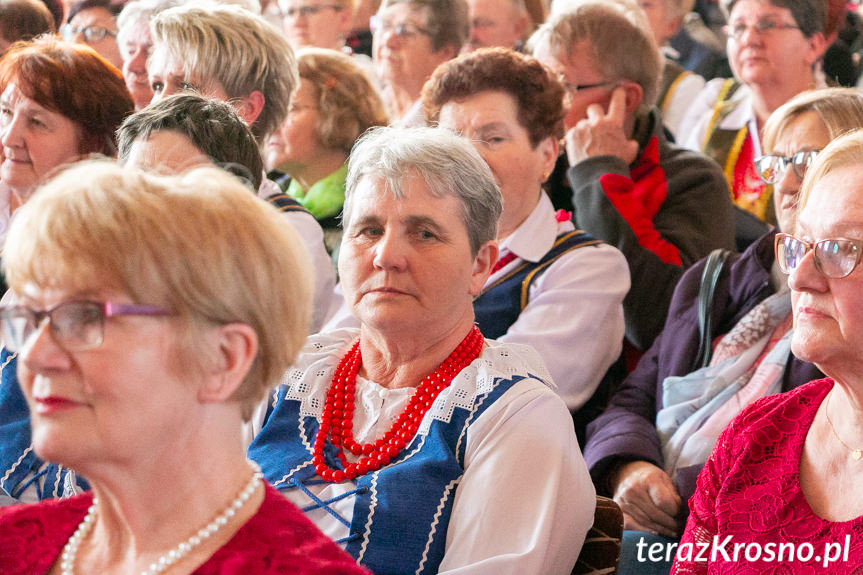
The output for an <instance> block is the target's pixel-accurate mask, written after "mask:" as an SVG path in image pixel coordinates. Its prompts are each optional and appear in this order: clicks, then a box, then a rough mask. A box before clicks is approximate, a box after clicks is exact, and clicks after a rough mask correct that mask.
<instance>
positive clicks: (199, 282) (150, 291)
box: [3, 161, 313, 419]
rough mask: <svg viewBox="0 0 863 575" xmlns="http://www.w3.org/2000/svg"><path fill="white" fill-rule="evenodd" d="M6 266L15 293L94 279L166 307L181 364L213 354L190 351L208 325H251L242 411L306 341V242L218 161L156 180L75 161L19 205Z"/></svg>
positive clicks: (199, 363) (238, 397)
mask: <svg viewBox="0 0 863 575" xmlns="http://www.w3.org/2000/svg"><path fill="white" fill-rule="evenodd" d="M3 269H4V271H5V273H6V278H7V280H8V282H9V286H10V287H11V288H12V290H14V291H16V292H20V291H21V289H22V287H23V286H24V285H26V284H27V283H35V284H36V285H39V286H42V287H45V288H58V287H62V288H63V289H64V290H71V291H81V290H87V289H92V288H93V287H94V286H98V287H100V288H102V287H105V288H109V289H116V290H119V291H121V292H123V293H124V294H126V295H128V296H129V297H130V298H131V299H132V300H133V301H134V302H135V303H139V304H146V305H158V306H161V307H163V308H165V309H167V310H169V311H170V312H171V313H172V314H175V315H176V316H177V317H178V320H179V321H180V322H181V323H180V325H181V326H183V330H181V334H182V335H181V339H180V345H179V346H178V350H177V357H176V360H177V362H178V364H177V365H179V366H191V369H192V370H193V371H194V369H195V368H196V367H201V368H203V367H204V366H206V365H207V362H208V361H211V358H209V357H203V356H202V354H201V353H200V351H201V350H200V349H199V348H197V347H196V346H198V345H200V344H199V342H200V337H196V335H198V334H200V330H201V329H202V328H203V327H204V326H212V325H213V324H216V325H225V324H229V323H242V324H247V325H249V326H251V327H252V328H253V329H254V330H255V333H256V334H257V336H258V353H257V356H256V357H255V359H254V361H253V363H252V365H251V367H250V369H249V372H248V373H247V374H246V377H245V379H244V381H243V382H242V384H241V385H240V387H239V388H238V389H237V391H236V392H235V393H234V396H233V398H232V399H233V400H235V401H237V402H239V403H240V405H241V407H242V410H243V416H244V418H245V419H248V417H249V416H250V415H251V412H252V410H253V409H254V406H255V405H257V404H258V403H259V402H260V401H261V400H262V399H263V397H264V396H265V394H266V392H267V390H268V389H270V388H271V387H274V386H275V385H276V384H277V383H278V380H279V378H280V376H281V375H282V373H283V372H284V371H285V370H286V369H287V368H288V367H289V366H290V364H291V363H292V362H293V359H294V357H295V355H296V353H297V351H298V350H299V349H300V346H301V345H302V344H303V341H304V340H305V337H306V330H307V325H308V321H309V311H310V298H311V278H312V275H313V274H312V273H311V270H310V266H309V261H308V255H307V254H306V253H305V250H304V249H303V247H302V241H301V240H300V238H299V236H298V235H297V233H296V232H295V231H294V230H293V229H292V228H291V227H290V226H285V225H284V222H283V218H282V216H281V215H280V214H279V212H278V210H276V209H275V208H274V207H272V206H270V205H269V204H267V203H266V202H265V201H263V200H261V199H259V198H257V197H256V196H255V195H254V194H250V193H249V190H248V189H247V188H246V187H245V186H243V184H241V183H240V182H239V181H238V180H237V179H236V178H234V177H233V176H231V175H230V174H228V173H227V172H224V171H222V170H219V169H217V168H198V169H195V170H191V171H189V172H186V173H185V174H183V175H179V176H157V175H154V174H148V173H146V172H144V171H141V170H137V169H132V168H123V167H119V166H117V165H115V164H114V163H113V162H107V161H91V162H82V163H79V164H76V165H75V166H73V167H71V168H69V169H67V170H65V171H63V172H61V173H60V174H59V175H58V176H57V177H56V178H55V179H53V180H52V181H50V182H49V183H47V184H45V185H44V186H43V187H42V188H40V189H39V190H38V191H37V192H36V193H35V194H34V195H33V197H32V198H31V200H30V201H28V202H27V204H25V205H24V206H23V207H22V208H20V209H19V210H18V212H17V213H16V217H15V220H14V223H13V224H12V226H11V228H10V230H9V235H8V237H7V239H6V246H5V250H4V253H3ZM180 369H187V368H185V367H181V368H180Z"/></svg>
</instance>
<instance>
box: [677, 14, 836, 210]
mask: <svg viewBox="0 0 863 575" xmlns="http://www.w3.org/2000/svg"><path fill="white" fill-rule="evenodd" d="M722 6H723V9H724V11H725V13H726V14H727V16H728V26H727V34H728V60H729V62H730V64H731V69H732V70H733V72H734V78H733V79H728V80H723V79H716V80H712V81H710V82H708V83H707V85H706V86H705V87H704V90H703V91H702V93H701V94H700V95H699V97H698V98H696V100H695V102H694V103H693V105H692V108H691V109H690V111H689V112H688V113H687V115H686V117H685V118H684V119H683V121H682V122H681V124H680V128H679V130H678V132H677V138H678V140H679V141H680V142H681V144H682V145H683V146H685V147H687V148H690V149H693V150H700V151H703V152H704V153H705V154H707V155H709V156H711V157H712V158H713V159H715V160H716V161H717V162H719V165H720V166H722V168H723V170H724V172H725V177H726V179H727V180H728V186H729V188H730V189H731V193H732V197H733V200H734V203H735V205H737V206H738V207H739V208H741V209H743V210H745V211H747V212H750V213H751V214H753V215H754V216H756V217H757V218H759V219H761V220H765V221H767V222H769V223H772V224H775V223H776V222H775V220H774V219H773V216H774V213H773V209H772V207H771V205H770V204H771V203H772V199H771V196H772V193H773V189H772V186H771V185H769V184H765V183H764V182H762V181H761V180H760V179H759V177H758V174H757V172H756V170H755V163H754V161H755V158H757V157H759V156H761V155H762V153H763V152H762V149H761V137H762V135H763V129H764V124H765V122H767V118H768V117H769V116H770V114H772V113H773V111H774V110H776V109H777V108H778V107H779V106H781V105H782V104H784V103H785V102H787V101H788V100H790V99H791V98H792V97H793V96H795V95H796V94H799V93H800V92H803V91H805V90H810V89H812V88H815V87H816V75H815V65H816V63H817V62H818V61H819V60H820V59H821V57H822V55H823V54H824V51H825V50H826V48H827V46H826V44H825V41H824V34H823V28H824V18H825V11H826V6H825V2H824V1H823V0H772V1H762V0H726V1H725V2H723V5H722Z"/></svg>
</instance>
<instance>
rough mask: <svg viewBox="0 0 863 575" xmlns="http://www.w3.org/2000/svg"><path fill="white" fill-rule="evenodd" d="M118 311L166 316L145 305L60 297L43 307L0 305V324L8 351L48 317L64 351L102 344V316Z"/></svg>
mask: <svg viewBox="0 0 863 575" xmlns="http://www.w3.org/2000/svg"><path fill="white" fill-rule="evenodd" d="M121 315H145V316H166V315H170V313H169V312H168V311H166V310H164V309H162V308H160V307H155V306H149V305H132V304H118V303H111V302H95V301H64V302H61V303H58V304H57V305H54V306H51V307H49V308H48V309H44V310H39V311H37V310H34V309H31V308H29V307H27V306H23V305H13V306H3V307H0V328H2V330H3V339H4V340H5V343H6V348H7V349H8V350H9V351H13V352H17V351H20V350H22V349H23V348H24V346H25V345H26V344H27V342H29V341H30V339H31V338H32V337H33V334H35V333H36V332H37V331H39V329H40V328H41V327H42V325H43V324H44V322H45V320H46V319H47V320H48V323H49V325H50V326H51V333H52V334H53V336H54V339H56V340H57V343H58V344H59V345H60V346H62V347H63V349H65V350H66V351H85V350H88V349H93V348H96V347H99V346H100V345H102V340H103V339H104V337H105V318H108V317H116V316H121Z"/></svg>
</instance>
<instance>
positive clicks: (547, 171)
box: [537, 136, 560, 184]
mask: <svg viewBox="0 0 863 575" xmlns="http://www.w3.org/2000/svg"><path fill="white" fill-rule="evenodd" d="M537 146H538V147H539V151H540V152H541V153H542V181H540V182H539V183H540V184H544V183H545V181H546V180H548V177H549V176H550V175H551V173H552V172H553V171H554V165H555V164H556V163H557V156H558V154H559V152H560V143H559V142H558V141H557V139H556V138H554V137H553V136H549V137H548V138H546V139H545V140H543V141H541V142H540V143H539V144H537Z"/></svg>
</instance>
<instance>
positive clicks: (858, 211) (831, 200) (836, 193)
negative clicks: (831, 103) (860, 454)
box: [788, 165, 863, 381]
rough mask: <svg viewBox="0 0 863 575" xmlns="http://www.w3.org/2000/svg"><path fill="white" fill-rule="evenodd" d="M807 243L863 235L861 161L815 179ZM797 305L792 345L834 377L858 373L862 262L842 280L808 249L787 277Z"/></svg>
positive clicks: (802, 224)
mask: <svg viewBox="0 0 863 575" xmlns="http://www.w3.org/2000/svg"><path fill="white" fill-rule="evenodd" d="M794 235H796V236H797V237H799V238H800V239H802V240H805V241H807V242H816V241H819V240H824V239H836V238H845V239H856V240H863V166H861V165H847V166H844V167H841V168H836V169H834V170H833V171H831V172H829V173H828V174H827V175H826V176H824V177H822V178H821V179H820V180H818V181H817V182H815V185H814V187H813V189H812V191H811V194H810V196H809V201H808V202H807V203H806V205H805V206H804V207H803V208H802V209H801V210H800V213H799V218H798V220H797V227H796V230H795V234H794ZM788 285H789V286H790V287H791V290H792V292H791V302H792V306H793V310H794V336H793V339H792V344H791V349H792V351H793V352H794V354H795V355H796V356H797V357H799V358H800V359H802V360H804V361H810V362H813V363H815V364H816V365H818V367H819V368H821V370H822V371H823V372H824V373H825V374H827V375H829V376H830V377H834V378H838V379H840V380H845V381H848V379H847V377H845V378H843V375H844V376H853V377H859V374H860V358H861V357H863V305H861V300H860V298H861V294H863V267H861V266H859V265H858V266H857V267H856V268H855V269H854V271H852V272H851V273H850V274H849V275H848V276H846V277H844V278H839V279H830V278H826V277H824V276H823V275H822V274H821V273H820V272H819V271H818V270H817V269H816V268H815V263H814V259H813V255H812V253H811V252H810V253H809V254H807V255H806V256H805V257H804V258H803V260H802V261H801V262H800V264H799V266H798V267H797V269H796V270H794V271H793V272H792V273H791V275H790V276H789V278H788Z"/></svg>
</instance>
